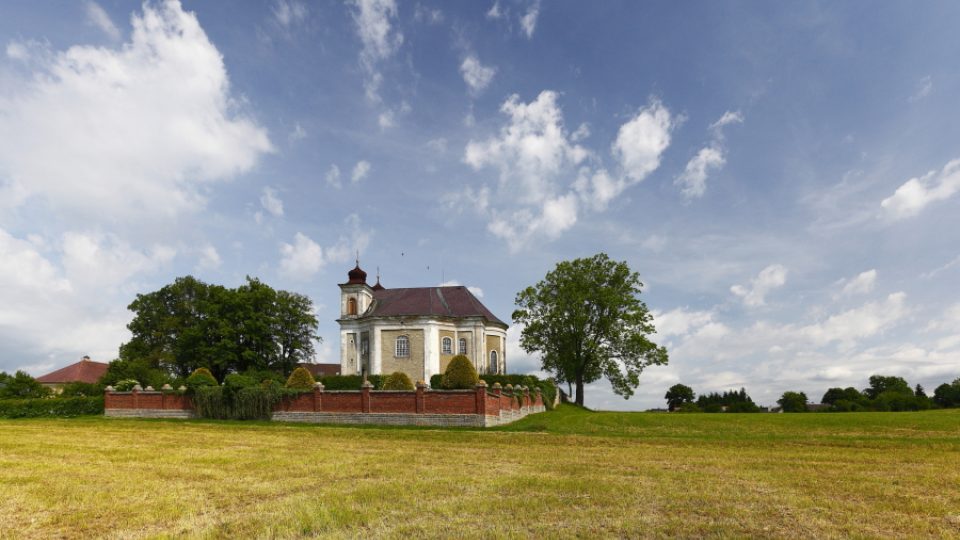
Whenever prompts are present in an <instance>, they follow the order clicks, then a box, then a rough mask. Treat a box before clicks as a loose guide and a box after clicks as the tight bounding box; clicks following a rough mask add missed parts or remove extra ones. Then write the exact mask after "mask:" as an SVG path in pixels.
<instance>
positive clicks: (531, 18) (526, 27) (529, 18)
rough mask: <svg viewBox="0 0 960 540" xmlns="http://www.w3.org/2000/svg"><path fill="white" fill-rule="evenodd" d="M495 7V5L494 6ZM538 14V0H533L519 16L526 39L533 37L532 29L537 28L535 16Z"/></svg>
mask: <svg viewBox="0 0 960 540" xmlns="http://www.w3.org/2000/svg"><path fill="white" fill-rule="evenodd" d="M495 7H496V6H495ZM539 16H540V0H535V1H534V2H533V3H532V4H530V7H529V8H527V12H526V13H524V14H523V16H522V17H520V27H521V28H522V29H523V33H524V35H525V36H527V39H531V38H533V31H534V30H536V29H537V17H539Z"/></svg>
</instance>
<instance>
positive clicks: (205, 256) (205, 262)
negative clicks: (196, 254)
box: [197, 244, 223, 272]
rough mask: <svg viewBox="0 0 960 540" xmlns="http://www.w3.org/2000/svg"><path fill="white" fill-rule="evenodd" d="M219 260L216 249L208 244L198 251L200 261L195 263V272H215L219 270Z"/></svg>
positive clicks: (220, 261) (220, 260)
mask: <svg viewBox="0 0 960 540" xmlns="http://www.w3.org/2000/svg"><path fill="white" fill-rule="evenodd" d="M222 262H223V261H222V259H221V258H220V253H218V252H217V248H215V247H213V246H212V245H210V244H207V245H206V246H204V247H203V248H202V249H201V250H200V259H199V260H198V261H197V270H198V271H201V272H202V271H205V270H216V269H217V268H220V264H221V263H222Z"/></svg>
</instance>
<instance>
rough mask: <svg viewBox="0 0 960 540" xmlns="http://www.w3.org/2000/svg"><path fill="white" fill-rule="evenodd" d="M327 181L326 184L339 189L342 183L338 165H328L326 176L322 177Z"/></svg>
mask: <svg viewBox="0 0 960 540" xmlns="http://www.w3.org/2000/svg"><path fill="white" fill-rule="evenodd" d="M324 178H325V179H326V181H327V185H329V186H331V187H335V188H337V189H340V187H341V186H342V184H341V183H340V167H337V166H336V165H330V169H329V170H328V171H327V174H326V176H325V177H324Z"/></svg>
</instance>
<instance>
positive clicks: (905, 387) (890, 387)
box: [863, 375, 913, 399]
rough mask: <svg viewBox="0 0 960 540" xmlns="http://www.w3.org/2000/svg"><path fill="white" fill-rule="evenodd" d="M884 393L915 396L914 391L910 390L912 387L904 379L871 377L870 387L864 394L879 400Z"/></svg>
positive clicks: (884, 376)
mask: <svg viewBox="0 0 960 540" xmlns="http://www.w3.org/2000/svg"><path fill="white" fill-rule="evenodd" d="M884 392H895V393H898V394H913V390H911V389H910V385H909V384H907V381H906V380H905V379H904V378H903V377H893V376H886V375H871V376H870V387H869V388H867V389H865V390H864V391H863V393H864V394H866V396H867V397H868V398H870V399H877V398H878V397H879V396H880V394H882V393H884Z"/></svg>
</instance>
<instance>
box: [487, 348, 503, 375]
mask: <svg viewBox="0 0 960 540" xmlns="http://www.w3.org/2000/svg"><path fill="white" fill-rule="evenodd" d="M499 371H500V362H497V351H490V371H489V372H490V373H494V374H495V373H498V372H499Z"/></svg>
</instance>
